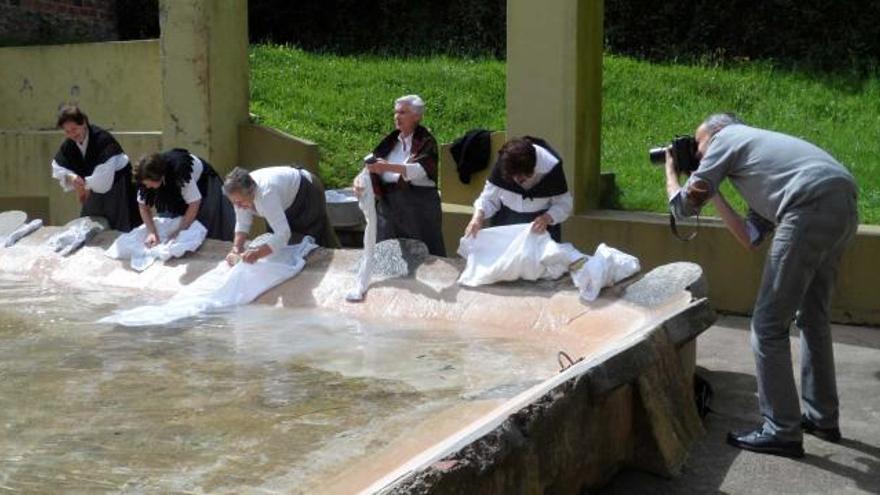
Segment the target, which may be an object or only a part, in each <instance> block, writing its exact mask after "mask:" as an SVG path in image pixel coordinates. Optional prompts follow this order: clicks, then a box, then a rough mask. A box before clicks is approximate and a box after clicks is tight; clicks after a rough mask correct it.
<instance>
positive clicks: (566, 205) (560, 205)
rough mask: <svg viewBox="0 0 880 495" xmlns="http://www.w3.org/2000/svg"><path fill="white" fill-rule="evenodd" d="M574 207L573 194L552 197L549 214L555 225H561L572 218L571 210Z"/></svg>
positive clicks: (567, 192) (566, 193)
mask: <svg viewBox="0 0 880 495" xmlns="http://www.w3.org/2000/svg"><path fill="white" fill-rule="evenodd" d="M573 207H574V198H572V197H571V192H569V191H566V192H564V193H562V194H560V195H558V196H552V197H550V208H549V209H548V210H547V214H548V215H550V216H551V217H552V218H553V225H556V224H560V223H562V222H564V221H566V220H567V219H568V217H570V216H571V210H572V209H573Z"/></svg>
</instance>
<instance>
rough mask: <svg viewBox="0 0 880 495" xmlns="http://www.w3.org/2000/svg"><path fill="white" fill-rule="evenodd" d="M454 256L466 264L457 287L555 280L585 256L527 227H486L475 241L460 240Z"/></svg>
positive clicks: (522, 224) (465, 238)
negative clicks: (457, 256) (513, 281)
mask: <svg viewBox="0 0 880 495" xmlns="http://www.w3.org/2000/svg"><path fill="white" fill-rule="evenodd" d="M458 254H459V255H461V257H463V258H465V259H466V260H467V266H465V269H464V271H463V272H462V274H461V276H460V277H459V278H458V283H460V284H462V285H467V286H469V287H475V286H478V285H486V284H492V283H495V282H500V281H505V280H519V279H525V280H538V279H555V278H559V277H561V276H562V275H564V274H565V273H566V272H568V267H569V265H571V264H572V263H574V262H575V261H577V260H579V259H581V258H584V256H585V255H584V254H583V253H581V252H580V251H578V250H577V249H575V248H574V246H572V245H571V244H570V243H564V244H560V243H557V242H556V241H554V240H553V239H552V238H551V237H550V234H548V233H547V232H543V233H541V234H535V233H533V232H532V231H531V224H529V223H520V224H514V225H503V226H500V227H490V228H486V229H481V230H480V232H479V234H478V235H477V236H476V237H462V238H461V240H460V241H459V246H458Z"/></svg>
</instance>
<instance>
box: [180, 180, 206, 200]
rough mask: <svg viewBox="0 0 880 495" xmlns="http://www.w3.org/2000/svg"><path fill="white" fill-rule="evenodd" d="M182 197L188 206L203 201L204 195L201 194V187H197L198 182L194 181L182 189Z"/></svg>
mask: <svg viewBox="0 0 880 495" xmlns="http://www.w3.org/2000/svg"><path fill="white" fill-rule="evenodd" d="M180 195H181V196H183V200H184V201H186V204H192V203H195V202H196V201H199V200H201V199H202V193H200V192H199V186H198V185H196V181H194V180H192V179H190V181H189V182H187V183H186V184H184V185H183V187H181V188H180Z"/></svg>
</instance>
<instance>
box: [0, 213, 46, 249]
mask: <svg viewBox="0 0 880 495" xmlns="http://www.w3.org/2000/svg"><path fill="white" fill-rule="evenodd" d="M42 226H43V221H42V220H40V219H39V218H37V219H36V220H31V221H30V222H28V223H26V224H24V225H22V226H21V227H19V228H17V229H15V230H13V231H12V232H11V233H10V234H9V235H8V236H6V238H5V239H3V240H2V242H0V244H3V247H12V245H14V244H15V243H16V242H18V241H19V240H20V239H21V238H22V237H24V236H26V235H29V234H31V233H32V232H34V231H35V230H37V229H39V228H40V227H42Z"/></svg>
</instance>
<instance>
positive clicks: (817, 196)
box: [666, 114, 858, 457]
mask: <svg viewBox="0 0 880 495" xmlns="http://www.w3.org/2000/svg"><path fill="white" fill-rule="evenodd" d="M695 138H696V140H697V142H698V151H697V159H699V160H700V165H699V167H698V168H697V170H696V171H694V172H693V173H692V174H691V176H690V178H688V180H687V182H686V183H685V185H684V186H683V187H680V186H679V182H678V174H677V172H676V170H675V163H674V161H673V158H672V157H671V156H670V154H669V153H667V160H666V189H667V192H668V194H669V198H670V200H669V205H670V209H671V210H672V212H673V214H674V215H675V216H676V217H678V218H682V217H687V216H692V215H695V214H697V213H698V212H699V210H700V208H702V206H703V205H704V204H706V203H707V202H708V201H712V203H713V204H714V205H715V207H716V208H717V210H718V212H719V214H720V215H721V217H722V219H723V220H724V223H725V225H727V228H728V229H729V230H730V231H731V232H732V233H733V235H734V236H735V237H736V238H737V240H738V241H740V243H742V244H743V245H744V246H746V247H747V248H755V247H757V246H758V245H759V244H760V243H761V241H762V240H763V239H764V238H765V236H766V235H767V234H769V233H770V232H772V231H773V230H774V228H775V231H776V232H775V235H774V236H773V241H772V242H773V243H772V246H771V248H770V251H769V253H768V256H767V261H766V262H765V265H764V274H763V277H762V281H761V288H760V290H759V292H758V299H757V301H756V302H755V308H754V312H753V315H752V350H753V351H754V354H755V365H756V370H757V379H758V400H759V407H760V409H761V415H762V416H763V419H764V422H763V424H762V425H761V426H759V427H758V428H757V429H755V430H748V431H743V432H731V433H728V436H727V442H728V443H729V444H731V445H734V446H736V447H739V448H742V449H747V450H752V451H756V452H763V453H769V454H776V455H783V456H788V457H801V456H803V455H804V450H803V442H802V439H803V433H802V432H803V431H806V432H808V433H812V434H814V435H816V436H818V437H820V438H823V439H825V440H829V441H833V442H836V441H839V440H840V429H839V427H838V400H837V384H836V381H835V376H834V355H833V351H832V347H831V344H832V341H831V328H830V325H829V310H830V305H831V293H832V291H833V288H834V281H835V278H836V275H837V266H838V264H839V262H840V257H841V255H842V254H843V251H844V249H845V248H846V246H847V245H848V244H849V243H850V242H851V241H852V239H853V237H854V236H855V233H856V229H857V227H858V213H857V208H856V196H857V187H856V184H855V180H854V179H853V177H852V175H850V173H849V172H848V171H847V170H846V169H845V168H844V167H843V166H842V165H841V164H840V163H838V162H837V161H836V160H835V159H834V158H832V157H831V155H829V154H828V153H826V152H825V151H823V150H821V149H819V148H818V147H816V146H814V145H812V144H810V143H808V142H806V141H803V140H801V139H798V138H795V137H792V136H788V135H785V134H781V133H778V132H772V131H767V130H763V129H757V128H754V127H749V126H747V125H745V124H744V123H743V122H742V121H740V120H739V119H737V118H736V117H735V116H734V115H732V114H715V115H711V116H709V117H708V118H707V119H706V120H705V121H704V122H703V123H702V124H701V125H700V126H699V127H698V128H697V131H696V135H695ZM724 178H729V179H730V181H731V183H732V184H733V186H734V188H736V190H737V191H738V192H739V193H740V194H741V195H742V196H743V198H744V199H745V200H746V203H748V206H749V212H748V215H747V216H746V217H745V218H743V217H741V216H740V215H739V214H737V213H736V212H735V211H734V210H733V209H732V208H731V207H730V205H729V204H728V203H727V201H726V200H725V199H724V197H723V196H722V195H721V193H720V192H719V186H720V184H721V181H723V180H724ZM792 320H795V323H796V325H797V327H798V328H799V329H800V331H801V342H800V344H801V346H800V347H801V388H802V393H801V398H802V400H803V407H804V414H803V416H801V413H800V408H799V407H798V396H797V390H796V388H795V383H794V375H793V373H792V368H791V351H790V344H789V326H790V324H791V322H792Z"/></svg>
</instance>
